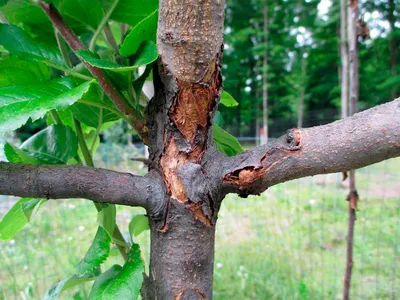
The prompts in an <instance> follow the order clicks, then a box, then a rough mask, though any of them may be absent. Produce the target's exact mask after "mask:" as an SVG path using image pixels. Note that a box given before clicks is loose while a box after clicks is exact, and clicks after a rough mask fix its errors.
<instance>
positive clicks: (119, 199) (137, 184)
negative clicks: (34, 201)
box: [0, 162, 166, 218]
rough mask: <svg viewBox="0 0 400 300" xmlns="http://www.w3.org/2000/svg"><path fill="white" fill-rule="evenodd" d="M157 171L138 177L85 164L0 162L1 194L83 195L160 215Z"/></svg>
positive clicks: (161, 188) (161, 192)
mask: <svg viewBox="0 0 400 300" xmlns="http://www.w3.org/2000/svg"><path fill="white" fill-rule="evenodd" d="M161 183H162V179H161V178H160V177H159V176H158V175H157V174H156V173H154V172H153V173H151V174H150V173H149V174H148V175H146V176H144V177H141V176H135V175H132V174H129V173H119V172H114V171H111V170H105V169H96V168H91V167H84V166H50V165H30V164H20V163H5V162H0V194H1V195H13V196H20V197H38V198H48V199H65V198H85V199H90V200H93V201H95V202H100V203H112V204H121V205H128V206H141V207H144V208H146V209H147V211H148V213H149V214H151V215H152V216H154V217H156V218H157V217H158V218H159V217H160V216H161V215H162V213H163V211H164V209H165V207H166V202H165V201H164V199H163V198H160V194H163V192H164V191H163V185H162V184H161Z"/></svg>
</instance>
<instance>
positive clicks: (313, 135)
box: [218, 99, 400, 196]
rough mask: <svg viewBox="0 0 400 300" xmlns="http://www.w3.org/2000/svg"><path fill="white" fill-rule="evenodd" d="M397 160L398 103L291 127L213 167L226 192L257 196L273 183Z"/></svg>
mask: <svg viewBox="0 0 400 300" xmlns="http://www.w3.org/2000/svg"><path fill="white" fill-rule="evenodd" d="M397 156H400V99H397V100H394V101H392V102H389V103H386V104H383V105H380V106H376V107H374V108H371V109H369V110H366V111H363V112H361V113H358V114H355V115H354V116H352V117H350V118H346V119H343V120H340V121H336V122H333V123H330V124H327V125H324V126H318V127H312V128H306V129H291V130H289V131H288V132H287V134H286V135H284V136H282V137H281V138H279V139H278V140H277V141H275V142H272V143H268V144H266V145H261V146H258V147H255V148H254V149H252V150H249V151H245V152H243V153H241V154H238V155H236V156H234V157H230V158H225V159H223V160H222V161H220V162H219V163H218V166H219V170H222V171H219V172H218V173H219V176H220V177H219V178H218V180H219V181H221V179H220V178H222V185H223V187H224V189H225V192H235V193H239V194H241V195H243V196H246V195H249V194H259V193H261V192H263V191H264V190H266V189H267V188H268V187H270V186H273V185H275V184H278V183H281V182H285V181H288V180H293V179H296V178H300V177H306V176H312V175H316V174H326V173H334V172H343V171H347V170H350V169H357V168H361V167H364V166H367V165H370V164H373V163H377V162H380V161H382V160H385V159H389V158H392V157H397Z"/></svg>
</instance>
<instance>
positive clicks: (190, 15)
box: [143, 0, 224, 300]
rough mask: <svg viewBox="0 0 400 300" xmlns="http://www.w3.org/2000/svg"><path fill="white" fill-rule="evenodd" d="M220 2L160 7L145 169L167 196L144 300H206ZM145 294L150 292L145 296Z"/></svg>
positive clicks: (167, 2) (154, 231)
mask: <svg viewBox="0 0 400 300" xmlns="http://www.w3.org/2000/svg"><path fill="white" fill-rule="evenodd" d="M223 9H224V3H223V1H212V0H203V1H195V0H190V1H185V2H178V3H176V1H172V0H161V1H160V12H159V24H158V33H157V45H158V49H159V53H160V61H159V65H158V67H157V72H154V73H155V74H156V73H158V74H159V76H158V77H156V78H155V87H156V91H157V94H156V97H155V98H154V99H153V100H152V101H151V103H150V105H149V108H148V116H152V117H151V118H150V119H149V123H148V124H147V125H148V128H149V133H150V134H149V149H150V161H151V163H150V169H152V170H156V171H158V172H159V173H160V174H162V176H163V178H164V181H165V185H166V191H167V193H166V197H168V198H169V206H168V213H167V217H166V219H165V220H164V222H163V223H159V222H151V258H150V274H149V277H148V278H147V280H146V282H145V285H144V289H143V296H144V298H145V299H182V300H183V299H211V298H212V276H213V261H214V235H215V222H216V216H217V208H216V207H214V204H215V203H216V202H217V201H216V200H220V199H216V198H215V197H218V195H217V193H214V192H213V191H212V190H211V189H210V186H211V185H210V184H209V180H210V178H209V175H208V174H207V173H206V171H205V169H204V165H205V162H206V159H205V153H206V151H207V149H209V148H210V147H211V144H212V137H211V132H212V131H211V130H212V128H211V124H212V118H213V115H214V112H215V110H216V108H217V105H218V101H219V95H220V90H221V84H222V79H221V74H220V61H221V58H222V35H223V18H224V13H223ZM146 292H147V293H146Z"/></svg>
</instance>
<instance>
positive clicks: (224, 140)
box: [213, 124, 244, 156]
mask: <svg viewBox="0 0 400 300" xmlns="http://www.w3.org/2000/svg"><path fill="white" fill-rule="evenodd" d="M213 139H214V142H215V144H216V145H217V148H218V150H219V151H221V152H224V153H225V154H226V155H228V156H234V155H236V154H238V153H240V152H243V151H244V150H243V148H242V146H241V145H240V143H239V142H238V140H237V139H236V138H235V137H234V136H232V135H230V134H229V133H228V132H226V131H225V130H223V129H222V128H221V127H219V126H218V125H217V124H214V125H213Z"/></svg>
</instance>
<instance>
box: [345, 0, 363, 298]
mask: <svg viewBox="0 0 400 300" xmlns="http://www.w3.org/2000/svg"><path fill="white" fill-rule="evenodd" d="M341 9H343V8H341ZM358 15H359V8H358V1H357V0H349V4H348V38H349V48H350V107H349V113H348V114H349V115H353V114H355V113H356V110H357V101H358V93H359V75H358V36H357V21H358ZM343 50H344V51H345V50H346V49H342V51H343ZM342 53H343V52H342ZM345 73H347V69H344V68H343V78H342V79H343V81H342V84H343V86H342V96H344V97H345V98H347V96H346V95H343V89H344V87H345V86H347V81H345V78H346V77H347V75H346V77H345V76H344V75H345ZM346 79H347V78H346ZM346 100H347V99H346ZM342 101H343V99H342ZM342 103H343V102H342ZM344 105H346V109H347V103H344ZM342 112H343V108H342ZM345 116H346V117H347V116H348V115H345ZM355 176H356V175H355V171H354V170H350V177H349V180H350V191H349V195H348V196H347V201H349V221H348V232H347V254H346V256H347V259H346V270H345V276H344V291H343V299H344V300H348V299H349V297H350V286H351V275H352V269H353V238H354V226H355V221H356V209H357V201H358V193H357V190H356V177H355Z"/></svg>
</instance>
